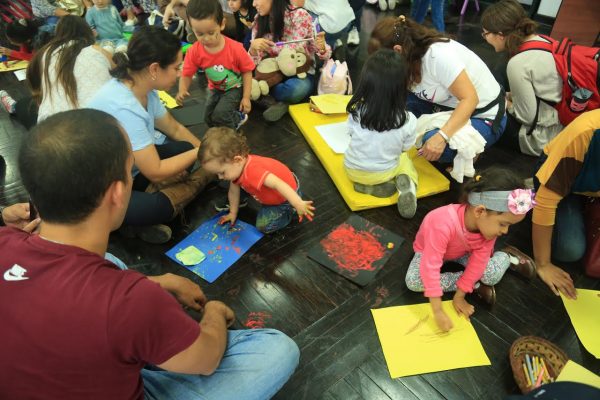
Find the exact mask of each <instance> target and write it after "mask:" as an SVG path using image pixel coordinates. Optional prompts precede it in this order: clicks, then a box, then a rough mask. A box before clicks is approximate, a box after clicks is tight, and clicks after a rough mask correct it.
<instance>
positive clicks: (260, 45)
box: [250, 38, 275, 54]
mask: <svg viewBox="0 0 600 400" xmlns="http://www.w3.org/2000/svg"><path fill="white" fill-rule="evenodd" d="M273 46H275V42H272V41H271V40H269V39H263V38H258V39H254V40H253V41H251V42H250V50H251V51H252V52H253V53H254V54H258V53H259V52H261V51H268V50H269V49H270V48H271V47H273Z"/></svg>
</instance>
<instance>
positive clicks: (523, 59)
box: [481, 0, 563, 156]
mask: <svg viewBox="0 0 600 400" xmlns="http://www.w3.org/2000/svg"><path fill="white" fill-rule="evenodd" d="M481 26H482V28H483V33H482V34H481V35H482V36H483V37H484V39H485V40H486V41H487V42H488V43H489V44H491V45H492V46H493V47H494V50H496V51H497V52H501V51H508V53H509V56H510V57H511V58H510V60H509V61H508V65H507V68H506V74H507V78H508V84H509V85H510V92H509V93H508V94H507V99H508V107H507V110H508V114H509V122H508V126H509V127H510V129H507V134H508V135H510V137H507V138H505V139H506V140H510V142H511V147H515V148H516V147H518V148H519V149H520V150H521V152H523V153H525V154H530V155H536V156H539V155H540V154H541V153H542V149H543V148H544V146H545V145H546V144H547V143H548V142H549V141H550V140H552V138H554V137H555V136H556V135H557V134H558V133H559V132H560V131H561V130H562V129H563V126H562V125H561V123H560V121H559V120H558V113H557V111H556V109H555V108H554V107H553V106H551V105H550V104H548V103H558V102H560V100H561V98H562V86H563V82H562V79H561V77H560V75H559V74H558V71H557V70H556V63H555V62H554V57H553V56H552V54H550V53H549V52H547V51H543V50H530V51H524V52H522V53H519V47H520V46H521V45H522V44H523V43H525V42H529V41H532V40H533V41H544V39H543V38H541V37H540V36H538V35H537V34H536V32H535V31H536V29H537V24H536V23H535V22H534V21H532V20H531V19H529V17H528V16H527V13H526V12H525V10H523V7H522V6H521V4H519V3H518V2H517V1H516V0H503V1H500V2H498V3H495V4H492V5H491V6H489V7H488V8H486V9H485V11H484V12H483V14H482V16H481ZM541 99H543V100H545V101H541ZM547 102H548V103H547Z"/></svg>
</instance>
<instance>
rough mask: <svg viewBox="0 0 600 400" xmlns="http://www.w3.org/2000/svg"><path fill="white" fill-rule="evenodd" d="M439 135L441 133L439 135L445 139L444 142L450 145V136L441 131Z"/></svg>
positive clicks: (439, 130)
mask: <svg viewBox="0 0 600 400" xmlns="http://www.w3.org/2000/svg"><path fill="white" fill-rule="evenodd" d="M437 133H439V134H440V136H441V137H442V138H443V139H444V141H445V142H446V143H448V142H449V141H450V138H449V137H448V135H446V134H445V133H444V131H442V130H441V129H438V131H437Z"/></svg>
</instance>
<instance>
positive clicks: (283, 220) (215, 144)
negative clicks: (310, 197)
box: [198, 127, 315, 233]
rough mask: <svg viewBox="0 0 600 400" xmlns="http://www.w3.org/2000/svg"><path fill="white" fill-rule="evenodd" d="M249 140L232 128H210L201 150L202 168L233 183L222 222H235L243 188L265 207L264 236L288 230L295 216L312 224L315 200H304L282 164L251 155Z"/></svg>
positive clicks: (259, 220)
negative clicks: (280, 230)
mask: <svg viewBox="0 0 600 400" xmlns="http://www.w3.org/2000/svg"><path fill="white" fill-rule="evenodd" d="M249 153H250V150H249V148H248V145H247V144H246V138H245V137H244V136H242V135H238V134H237V133H235V131H234V130H233V129H230V128H225V127H220V128H210V129H209V130H208V131H207V132H206V135H205V136H204V139H203V140H202V146H200V150H199V151H198V159H199V160H200V163H201V164H202V167H203V168H204V169H205V170H206V171H208V172H209V173H213V174H216V175H217V176H218V177H219V179H224V180H228V181H230V184H229V193H228V196H227V197H228V199H229V214H227V215H224V216H223V217H222V218H221V219H220V221H219V223H221V224H224V223H226V222H229V223H231V224H234V223H235V220H236V219H237V213H238V209H239V204H240V188H242V189H244V190H245V191H246V192H248V193H249V194H250V195H251V196H252V197H254V199H255V200H256V201H258V202H259V203H260V204H261V205H262V207H261V209H260V211H259V212H258V215H257V216H256V228H257V229H258V230H259V231H261V232H265V233H271V232H275V231H277V230H279V229H282V228H285V227H286V226H287V225H289V223H290V222H291V221H292V217H293V214H294V213H297V214H298V219H299V221H300V222H302V218H303V217H306V218H307V219H308V220H310V221H312V217H313V215H314V209H315V208H314V207H313V205H312V203H313V202H312V201H305V200H302V197H301V196H302V194H301V192H300V183H299V181H298V178H297V177H296V175H294V173H292V171H291V170H290V169H289V168H288V167H287V166H285V165H284V164H283V163H281V162H279V161H277V160H275V159H273V158H268V157H261V156H256V155H252V154H249Z"/></svg>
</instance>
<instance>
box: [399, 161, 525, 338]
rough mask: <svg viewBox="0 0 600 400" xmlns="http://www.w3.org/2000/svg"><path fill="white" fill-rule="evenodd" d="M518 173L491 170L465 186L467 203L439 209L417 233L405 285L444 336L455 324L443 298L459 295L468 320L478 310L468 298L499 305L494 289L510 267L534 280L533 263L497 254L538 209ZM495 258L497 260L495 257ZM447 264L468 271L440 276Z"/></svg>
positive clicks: (518, 255)
mask: <svg viewBox="0 0 600 400" xmlns="http://www.w3.org/2000/svg"><path fill="white" fill-rule="evenodd" d="M523 187H524V182H523V180H522V179H519V178H517V177H515V176H514V173H513V172H511V171H509V170H506V169H500V168H489V169H487V170H485V171H483V172H482V173H481V174H480V175H476V176H475V178H474V179H473V180H471V181H469V182H468V183H466V184H465V187H464V195H463V197H464V198H463V202H464V204H449V205H446V206H443V207H439V208H437V209H435V210H433V211H431V212H430V213H429V214H427V215H426V216H425V218H424V219H423V222H422V223H421V227H420V228H419V231H418V232H417V236H416V238H415V242H414V244H413V249H414V251H415V255H414V257H413V259H412V261H411V262H410V265H409V267H408V271H407V273H406V285H407V286H408V288H409V289H410V290H412V291H415V292H423V291H424V292H425V297H429V302H430V303H431V307H432V309H433V315H434V318H435V321H436V323H437V325H438V327H439V328H440V329H441V330H442V331H448V330H450V329H451V328H452V321H451V320H450V318H449V317H448V315H447V314H446V313H445V312H444V311H443V309H442V294H443V293H444V292H452V291H456V294H455V295H454V298H453V299H452V304H453V305H454V308H455V309H456V312H457V313H458V314H459V315H460V314H462V315H464V316H465V317H466V318H467V319H468V318H469V317H470V316H471V314H473V312H474V311H475V309H474V307H473V306H472V305H471V304H469V303H468V302H467V301H466V300H465V294H466V293H470V292H472V291H475V293H476V294H477V295H479V297H481V298H482V299H483V300H484V301H485V302H487V303H488V304H493V303H494V302H495V300H496V292H495V289H494V285H495V284H497V283H498V282H500V279H502V276H503V275H504V273H505V272H506V270H507V269H508V268H511V269H513V270H515V271H516V272H517V273H519V274H521V275H523V276H525V277H527V278H530V279H531V278H533V277H534V276H535V264H534V262H533V260H532V259H531V258H529V257H528V256H526V255H525V254H523V253H522V252H520V251H519V250H517V249H516V248H514V247H512V246H505V247H504V248H503V249H502V250H501V251H497V252H494V244H495V243H496V239H497V238H498V237H500V236H502V235H505V234H507V233H508V228H509V227H510V226H511V225H513V224H516V223H518V222H521V221H522V220H523V219H524V218H525V215H526V214H527V212H528V211H529V210H531V209H532V208H533V206H534V204H535V201H534V199H533V198H534V193H533V191H532V190H531V189H523ZM492 253H493V255H492ZM447 261H454V262H457V263H459V264H461V265H463V266H464V267H465V270H464V271H462V272H441V269H442V266H443V264H444V263H445V262H447Z"/></svg>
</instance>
